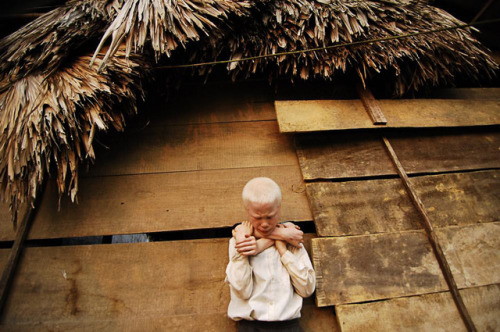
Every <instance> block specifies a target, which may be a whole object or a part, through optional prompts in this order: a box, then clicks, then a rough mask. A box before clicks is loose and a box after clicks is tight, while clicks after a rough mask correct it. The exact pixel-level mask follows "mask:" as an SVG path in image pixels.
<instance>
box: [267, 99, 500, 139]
mask: <svg viewBox="0 0 500 332" xmlns="http://www.w3.org/2000/svg"><path fill="white" fill-rule="evenodd" d="M379 104H380V108H381V109H382V112H383V113H384V115H385V117H386V118H387V125H384V126H377V125H374V124H373V123H372V121H371V119H370V117H369V115H368V114H367V113H366V111H365V109H364V107H363V104H362V102H361V101H360V100H305V101H300V100H292V101H275V107H276V115H277V119H278V123H279V127H280V131H281V132H282V133H288V132H312V131H326V130H346V129H367V128H371V129H375V128H421V127H462V126H484V125H497V124H500V100H481V101H479V100H459V99H400V100H379Z"/></svg>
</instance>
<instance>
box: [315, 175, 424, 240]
mask: <svg viewBox="0 0 500 332" xmlns="http://www.w3.org/2000/svg"><path fill="white" fill-rule="evenodd" d="M306 188H307V195H308V197H309V202H310V205H311V211H312V214H313V217H314V223H315V225H316V231H317V232H318V235H320V236H346V235H362V234H368V233H372V234H373V233H384V232H397V231H404V230H416V229H422V228H423V227H422V226H421V223H420V217H419V215H418V213H417V210H416V209H415V207H414V206H413V205H412V203H411V201H410V198H409V197H408V194H407V193H406V192H405V190H404V187H403V185H402V183H401V181H400V180H399V179H393V180H369V181H352V182H315V183H308V184H306Z"/></svg>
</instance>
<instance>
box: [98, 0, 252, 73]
mask: <svg viewBox="0 0 500 332" xmlns="http://www.w3.org/2000/svg"><path fill="white" fill-rule="evenodd" d="M252 3H253V1H250V0H126V1H125V3H124V4H123V6H122V7H121V9H120V11H119V13H118V15H117V16H116V18H115V20H114V21H113V23H111V25H110V26H109V28H108V29H107V30H106V32H105V34H104V36H103V37H102V39H101V42H100V43H99V46H98V47H97V50H96V52H95V54H94V57H93V59H92V60H94V59H95V57H96V56H97V53H98V52H99V51H100V49H101V47H102V46H103V45H104V43H105V41H106V40H107V39H108V38H109V37H110V36H112V40H111V45H110V47H109V50H108V52H107V53H106V55H105V57H104V60H103V62H102V64H104V63H105V62H106V61H107V59H108V58H109V57H110V56H112V55H113V54H114V52H115V50H116V47H117V46H118V45H120V43H121V42H122V40H123V39H125V40H126V45H127V51H126V54H127V56H128V55H129V54H130V52H132V49H133V50H134V51H135V52H141V51H142V49H143V47H144V45H145V44H146V41H147V40H149V42H150V43H151V46H152V48H153V50H154V52H155V55H156V57H157V58H158V56H159V55H161V54H166V55H167V56H170V54H171V52H172V51H173V50H175V49H176V48H177V47H178V46H179V45H181V46H183V47H184V46H185V45H186V43H187V42H188V41H193V40H198V39H199V38H200V33H203V34H205V35H209V33H215V31H216V30H218V29H220V27H219V26H218V24H220V23H222V19H224V18H227V17H228V16H229V15H238V16H240V15H245V14H246V13H247V8H249V7H251V4H252Z"/></svg>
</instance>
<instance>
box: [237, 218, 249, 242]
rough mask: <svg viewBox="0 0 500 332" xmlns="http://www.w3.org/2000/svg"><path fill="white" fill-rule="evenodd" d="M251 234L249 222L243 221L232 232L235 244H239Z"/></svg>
mask: <svg viewBox="0 0 500 332" xmlns="http://www.w3.org/2000/svg"><path fill="white" fill-rule="evenodd" d="M252 234H253V227H252V224H250V222H249V221H244V222H242V223H241V224H239V225H238V226H236V228H235V229H234V230H233V236H234V239H235V240H236V243H238V242H241V241H243V240H245V239H246V238H248V237H249V236H251V235H252Z"/></svg>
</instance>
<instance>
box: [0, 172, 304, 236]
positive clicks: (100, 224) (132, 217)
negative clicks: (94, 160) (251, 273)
mask: <svg viewBox="0 0 500 332" xmlns="http://www.w3.org/2000/svg"><path fill="white" fill-rule="evenodd" d="M257 176H268V177H271V178H273V179H274V180H275V181H276V182H277V183H278V184H279V185H280V187H281V190H282V194H283V205H282V213H281V215H282V219H283V220H312V216H311V212H310V209H309V203H308V201H307V198H306V195H305V189H304V184H303V181H302V177H301V175H300V171H299V169H298V167H297V166H278V167H256V168H244V169H227V170H214V171H197V172H180V173H164V174H144V175H133V176H111V177H102V178H100V177H97V178H85V179H81V180H80V190H79V196H78V197H79V204H73V203H71V201H70V200H69V199H68V198H67V197H64V199H63V200H62V202H61V210H60V211H59V212H58V211H57V199H58V197H57V192H56V188H55V185H54V184H53V183H49V186H48V187H47V190H46V194H45V196H44V197H43V200H42V202H41V205H40V208H39V211H38V213H37V216H36V218H35V220H34V222H33V226H32V228H31V232H30V235H29V238H30V239H39V238H59V237H73V236H91V235H110V234H131V233H145V232H159V231H173V230H189V229H205V228H216V227H224V226H232V225H233V224H235V223H236V222H240V221H242V220H245V219H246V218H247V216H246V213H245V210H244V208H243V205H242V203H241V190H242V189H243V186H244V185H245V183H246V182H247V181H248V180H249V179H251V178H253V177H257ZM2 227H4V228H8V227H10V228H11V227H12V225H11V224H10V223H8V222H5V223H2ZM8 234H9V233H7V232H6V233H0V239H1V240H9V239H12V238H9V237H8Z"/></svg>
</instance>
